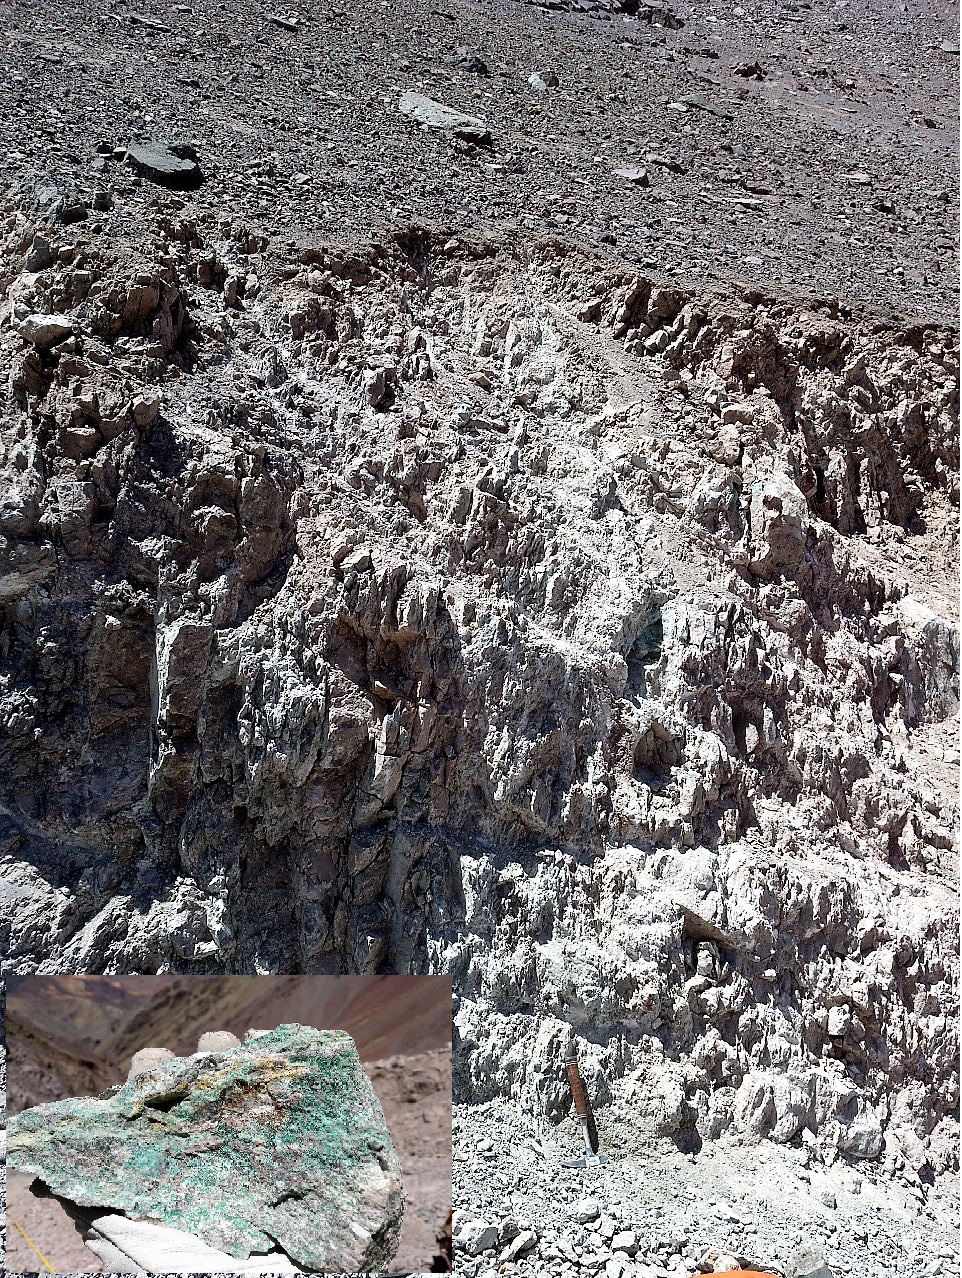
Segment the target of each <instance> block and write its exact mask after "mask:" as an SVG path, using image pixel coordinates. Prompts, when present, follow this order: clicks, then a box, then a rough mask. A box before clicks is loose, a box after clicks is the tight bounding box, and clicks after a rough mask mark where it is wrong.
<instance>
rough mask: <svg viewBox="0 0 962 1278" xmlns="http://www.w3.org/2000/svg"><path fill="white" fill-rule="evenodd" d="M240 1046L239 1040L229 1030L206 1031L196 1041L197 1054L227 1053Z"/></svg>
mask: <svg viewBox="0 0 962 1278" xmlns="http://www.w3.org/2000/svg"><path fill="white" fill-rule="evenodd" d="M240 1045H241V1041H240V1039H239V1038H238V1037H237V1035H236V1034H231V1032H230V1031H229V1030H207V1031H206V1033H204V1034H201V1036H200V1038H199V1039H198V1040H197V1050H198V1052H229V1051H230V1050H231V1048H232V1047H240Z"/></svg>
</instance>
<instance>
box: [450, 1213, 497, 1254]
mask: <svg viewBox="0 0 962 1278" xmlns="http://www.w3.org/2000/svg"><path fill="white" fill-rule="evenodd" d="M457 1245H458V1247H459V1248H460V1250H462V1251H465V1252H467V1254H468V1255H469V1256H480V1255H481V1253H482V1252H485V1251H491V1250H493V1248H495V1247H496V1246H497V1245H498V1228H497V1226H496V1225H487V1224H485V1222H484V1221H483V1220H469V1221H467V1222H466V1223H465V1224H463V1225H462V1226H461V1228H460V1229H459V1230H458V1233H457Z"/></svg>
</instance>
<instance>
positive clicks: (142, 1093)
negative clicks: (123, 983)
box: [8, 1025, 403, 1272]
mask: <svg viewBox="0 0 962 1278" xmlns="http://www.w3.org/2000/svg"><path fill="white" fill-rule="evenodd" d="M8 1157H9V1160H10V1163H11V1165H12V1166H14V1167H16V1168H19V1169H20V1170H26V1171H31V1172H33V1173H35V1174H36V1175H37V1176H39V1177H40V1178H41V1179H42V1181H43V1182H44V1184H45V1185H47V1186H48V1187H49V1188H50V1189H51V1190H53V1191H54V1192H55V1193H56V1194H58V1195H59V1196H61V1197H62V1198H64V1199H66V1200H69V1202H72V1203H74V1204H76V1205H77V1206H78V1207H97V1208H104V1207H106V1208H114V1209H115V1210H117V1211H120V1212H122V1213H124V1214H126V1215H127V1216H129V1217H130V1218H131V1219H133V1220H149V1221H152V1222H153V1223H155V1224H162V1225H167V1226H171V1227H173V1228H175V1229H179V1230H183V1231H185V1232H187V1233H190V1234H196V1235H197V1236H198V1237H199V1238H201V1239H202V1240H203V1241H204V1242H206V1243H209V1244H210V1245H211V1246H213V1247H216V1248H220V1249H222V1250H223V1251H225V1252H227V1253H229V1254H230V1255H232V1256H238V1257H245V1256H249V1255H252V1254H256V1253H265V1252H268V1251H270V1250H271V1249H272V1248H273V1246H274V1245H275V1243H276V1244H277V1245H278V1246H280V1248H281V1249H282V1250H283V1251H284V1252H285V1253H286V1255H287V1256H289V1257H290V1258H291V1259H292V1260H293V1261H294V1262H295V1263H297V1264H299V1265H301V1266H303V1267H305V1268H308V1269H315V1270H324V1269H327V1270H333V1271H335V1272H338V1271H346V1270H361V1269H370V1268H375V1267H378V1266H384V1265H386V1264H387V1262H388V1261H389V1260H390V1258H391V1257H392V1256H393V1255H394V1253H395V1251H396V1250H397V1242H398V1236H399V1232H400V1226H401V1216H402V1213H403V1191H402V1187H401V1176H400V1167H399V1164H398V1161H397V1156H396V1154H395V1152H394V1148H393V1146H392V1143H391V1138H390V1135H389V1134H388V1131H387V1127H386V1125H385V1123H384V1115H383V1112H382V1110H381V1107H380V1104H379V1102H378V1100H377V1097H376V1096H375V1093H374V1090H373V1088H372V1087H371V1084H370V1082H369V1081H368V1079H367V1076H366V1075H365V1074H364V1072H363V1069H362V1067H361V1063H360V1060H359V1058H358V1056H357V1051H356V1049H355V1047H354V1043H353V1040H352V1039H351V1038H350V1036H349V1035H347V1034H344V1033H342V1032H340V1031H320V1030H313V1029H307V1028H305V1027H303V1026H292V1025H286V1026H281V1027H280V1028H279V1029H277V1030H272V1031H269V1032H267V1033H265V1034H263V1035H260V1036H258V1037H257V1038H255V1039H253V1040H252V1041H251V1042H250V1043H248V1044H247V1045H245V1046H242V1047H236V1048H233V1049H230V1050H228V1051H226V1052H223V1053H220V1054H218V1053H209V1052H200V1053H198V1054H196V1055H194V1056H191V1057H188V1058H186V1059H184V1058H175V1059H173V1060H170V1061H164V1062H162V1063H160V1064H157V1065H155V1066H154V1068H152V1069H150V1070H148V1071H147V1072H145V1073H141V1074H138V1075H136V1076H135V1077H134V1078H132V1079H131V1081H130V1082H128V1083H127V1084H126V1085H125V1086H123V1087H120V1088H116V1089H112V1090H111V1091H109V1092H106V1093H104V1094H103V1095H102V1096H100V1097H96V1098H93V1097H81V1098H75V1099H73V1100H65V1101H58V1102H54V1103H53V1104H49V1105H42V1106H39V1107H37V1108H36V1109H32V1110H25V1111H24V1112H23V1113H22V1114H20V1115H18V1116H17V1117H16V1118H14V1119H13V1120H12V1122H11V1124H10V1130H9V1143H8Z"/></svg>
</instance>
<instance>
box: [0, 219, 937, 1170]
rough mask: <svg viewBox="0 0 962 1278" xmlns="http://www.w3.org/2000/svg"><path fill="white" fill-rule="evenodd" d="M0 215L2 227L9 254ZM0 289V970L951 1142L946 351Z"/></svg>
mask: <svg viewBox="0 0 962 1278" xmlns="http://www.w3.org/2000/svg"><path fill="white" fill-rule="evenodd" d="M18 236H19V238H18ZM26 247H27V237H26V236H25V235H24V234H23V231H22V225H21V224H20V223H15V224H14V226H13V228H12V231H11V238H10V241H9V243H8V246H7V278H8V279H9V280H14V281H19V282H16V284H15V291H16V308H15V309H16V315H15V317H14V322H15V323H18V322H19V320H17V319H16V316H18V315H21V314H29V315H38V314H41V315H42V314H50V315H55V316H57V317H58V318H59V317H64V323H67V322H68V321H69V323H70V324H71V325H72V326H73V328H72V330H71V336H69V337H66V338H65V339H64V340H63V341H60V342H58V343H57V344H56V345H54V346H52V347H50V348H37V347H35V346H34V345H33V344H32V343H31V342H30V341H29V340H28V339H27V338H26V337H23V338H22V339H21V338H20V337H18V336H16V330H15V329H10V330H9V333H8V336H9V337H10V342H9V344H8V345H7V346H6V347H4V355H3V359H4V360H5V362H6V363H7V364H8V365H9V367H8V369H7V370H6V371H7V373H8V375H9V377H10V384H11V388H12V394H13V400H12V404H13V407H12V409H11V415H10V416H9V417H8V419H7V421H6V423H5V425H4V433H3V447H4V465H5V471H4V506H3V525H2V527H3V532H4V536H5V538H6V540H5V542H4V543H3V553H4V555H5V560H4V570H3V571H4V576H3V577H2V579H0V595H2V600H3V608H4V617H5V621H4V627H5V629H4V636H5V638H4V647H3V650H2V651H3V662H4V684H3V701H2V711H0V713H2V720H3V723H4V725H5V731H6V734H7V735H6V737H5V739H4V745H3V755H2V765H3V766H2V767H0V778H2V779H0V788H2V794H0V802H2V804H3V806H4V811H5V813H6V815H5V816H4V818H3V820H4V822H5V826H4V829H5V831H6V839H7V843H6V855H7V870H6V878H7V890H8V903H7V904H6V905H5V907H4V913H5V917H6V918H7V920H8V925H9V929H10V931H9V942H8V953H9V960H8V962H9V966H10V968H11V969H12V970H19V971H28V970H51V969H54V968H56V969H57V970H88V971H94V970H105V971H111V972H122V971H145V972H146V971H170V970H192V971H198V972H211V971H242V970H248V971H250V970H253V971H275V970H276V971H314V972H325V971H328V972H330V971H401V972H405V971H418V972H423V971H444V970H450V971H451V972H452V974H453V976H454V979H455V987H456V991H457V1009H456V1019H457V1077H458V1087H459V1089H460V1094H461V1095H462V1097H464V1098H471V1097H474V1098H477V1097H484V1096H493V1095H502V1096H508V1097H511V1098H513V1099H515V1100H516V1101H518V1102H519V1103H520V1104H522V1105H523V1106H525V1107H526V1108H528V1109H529V1110H531V1111H532V1112H534V1113H537V1114H546V1115H548V1116H551V1117H557V1116H558V1115H559V1114H560V1113H561V1112H562V1110H563V1108H564V1107H565V1105H566V1104H567V1090H566V1085H565V1083H564V1074H563V1068H562V1061H563V1056H564V1052H565V1049H566V1048H567V1046H568V1044H569V1043H570V1042H571V1041H572V1039H573V1038H575V1037H577V1038H578V1039H579V1040H580V1053H581V1058H582V1062H583V1068H584V1070H585V1073H586V1075H587V1078H588V1081H589V1086H590V1088H591V1090H592V1091H593V1093H594V1095H595V1096H596V1098H597V1100H598V1101H599V1103H601V1104H604V1103H606V1102H611V1103H613V1104H615V1105H618V1106H622V1107H631V1109H632V1112H633V1113H637V1114H640V1115H642V1116H647V1118H648V1119H650V1123H651V1124H652V1125H654V1126H656V1127H657V1128H659V1129H660V1130H662V1131H673V1132H676V1133H679V1134H684V1133H686V1132H690V1131H692V1130H693V1129H695V1128H697V1130H698V1131H699V1132H701V1133H702V1134H703V1135H705V1136H713V1135H718V1134H720V1133H721V1132H724V1131H728V1130H736V1131H740V1132H742V1133H745V1134H747V1135H751V1136H756V1137H771V1138H772V1139H774V1140H776V1141H784V1142H789V1141H797V1140H800V1139H803V1138H804V1139H806V1140H809V1141H814V1142H815V1143H816V1145H817V1147H818V1148H820V1149H821V1150H822V1151H823V1155H824V1157H825V1158H826V1159H829V1160H830V1159H832V1158H833V1157H835V1156H836V1154H837V1153H838V1152H839V1151H841V1152H843V1153H845V1154H849V1155H852V1156H854V1157H858V1158H862V1159H876V1158H880V1157H884V1158H885V1159H888V1160H890V1162H891V1165H892V1166H895V1164H896V1161H898V1162H899V1165H900V1166H901V1167H903V1168H905V1167H908V1168H910V1169H914V1171H913V1174H915V1175H918V1173H919V1172H920V1171H921V1172H923V1173H924V1174H928V1172H927V1171H926V1167H929V1168H931V1169H935V1170H936V1171H937V1170H939V1169H941V1168H942V1167H943V1166H944V1165H945V1164H946V1162H947V1161H948V1160H950V1159H951V1157H952V1148H953V1147H952V1143H951V1139H950V1137H951V1132H952V1123H953V1119H952V1115H953V1114H954V1112H955V1107H956V1103H957V1091H956V1083H955V1074H954V1050H953V1047H952V1033H953V1025H954V1011H955V996H954V993H953V988H954V987H953V981H954V974H955V970H956V962H955V951H956V929H955V923H954V921H953V912H954V897H953V889H952V886H951V884H950V882H949V877H948V876H949V872H950V869H951V864H952V857H951V848H952V841H953V829H954V821H955V808H954V806H953V805H954V784H955V782H954V777H955V775H956V772H955V770H956V768H957V763H958V755H957V751H956V749H955V745H954V717H955V716H956V714H957V706H958V699H957V698H958V686H957V666H958V658H957V652H958V648H957V641H956V632H955V630H954V623H953V620H952V617H953V613H952V593H951V589H950V585H951V578H952V575H953V564H954V558H955V540H954V538H955V532H954V521H953V515H952V502H953V501H954V500H955V496H956V489H955V478H954V476H955V474H956V470H957V467H956V458H955V452H954V449H955V440H956V435H957V420H956V387H957V381H956V378H957V368H958V364H957V360H956V353H955V338H954V336H953V334H951V333H949V332H947V331H944V330H941V329H937V328H934V327H932V326H927V325H925V324H921V323H919V324H914V325H913V324H909V323H907V322H904V323H903V322H901V321H890V322H882V321H879V320H876V319H871V318H865V319H859V318H853V317H851V316H844V315H840V314H839V313H838V312H837V310H835V309H833V308H832V307H831V306H829V305H827V304H822V305H819V306H814V305H812V304H805V303H802V302H800V301H797V300H792V299H790V298H783V299H778V300H766V299H764V298H759V297H757V296H756V295H753V294H749V293H746V294H745V295H744V296H731V295H723V294H721V293H719V294H718V295H711V294H704V295H698V296H696V295H694V294H692V293H691V292H689V291H687V290H686V289H685V288H684V287H682V286H681V285H677V284H665V283H659V282H655V281H651V280H648V279H645V278H641V277H639V276H638V275H637V274H630V273H629V272H627V271H624V272H621V273H620V274H619V273H618V272H613V271H611V272H609V271H606V270H602V269H601V268H600V267H599V266H598V264H597V263H595V262H593V261H591V260H590V259H588V258H587V257H584V256H581V255H580V254H579V253H578V252H576V251H575V250H573V249H563V248H561V247H558V246H552V245H533V244H528V245H523V246H522V247H520V248H519V249H518V250H517V251H516V252H513V251H512V250H511V249H509V248H508V247H505V246H500V247H499V246H491V245H487V246H485V245H480V246H470V245H461V244H458V243H457V242H454V241H452V242H450V243H447V244H445V243H444V241H443V240H442V241H439V242H436V243H434V242H431V240H430V238H429V237H428V236H426V235H424V234H421V233H418V232H411V233H410V234H408V235H406V236H401V237H399V240H398V242H397V243H395V244H392V245H390V246H388V247H387V248H383V249H372V250H371V251H370V252H362V251H353V250H352V251H348V250H334V249H325V250H323V251H322V250H313V249H301V250H295V249H293V248H292V249H290V250H287V249H284V248H283V247H280V248H276V249H272V250H271V251H270V252H269V253H267V252H265V251H264V247H263V245H262V244H261V243H260V242H259V241H257V240H256V239H255V238H253V237H252V236H250V234H249V233H248V232H246V231H245V230H244V229H243V228H242V227H240V226H238V225H231V224H230V223H229V222H228V221H226V220H225V221H224V222H222V223H221V224H219V225H214V224H212V223H207V224H204V223H203V222H198V221H196V220H195V221H191V220H190V219H189V218H188V217H187V216H186V214H185V215H184V216H183V217H182V218H181V220H180V221H170V220H164V219H163V218H160V216H159V217H158V227H157V234H156V238H155V241H151V242H150V244H148V245H147V247H139V248H137V249H136V250H135V249H133V248H131V249H130V250H129V251H128V252H122V251H121V250H120V249H119V248H117V249H115V250H113V251H112V254H110V255H108V254H107V253H106V252H105V251H100V250H93V249H89V248H88V249H85V250H84V251H83V253H82V254H78V255H76V256H75V257H74V258H73V259H72V260H71V259H70V254H69V253H68V254H66V255H64V254H60V255H59V256H57V257H56V258H55V264H54V265H53V266H51V267H49V268H48V269H46V270H44V271H41V272H39V273H36V274H30V275H27V274H23V273H22V260H21V256H20V255H21V254H22V253H23V251H24V250H25V248H26Z"/></svg>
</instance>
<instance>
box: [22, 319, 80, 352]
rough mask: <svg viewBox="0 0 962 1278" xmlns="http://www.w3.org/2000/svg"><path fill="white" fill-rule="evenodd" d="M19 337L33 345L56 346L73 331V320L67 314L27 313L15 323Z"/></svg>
mask: <svg viewBox="0 0 962 1278" xmlns="http://www.w3.org/2000/svg"><path fill="white" fill-rule="evenodd" d="M17 331H18V332H19V333H20V336H21V337H25V338H26V339H27V341H28V342H33V344H34V346H40V347H44V348H46V347H48V346H56V344H57V343H58V342H62V341H63V340H64V338H66V337H69V336H70V335H71V333H73V332H74V321H73V319H71V317H70V316H69V315H39V314H34V315H27V316H25V317H24V318H23V319H22V320H20V322H19V323H18V324H17Z"/></svg>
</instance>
